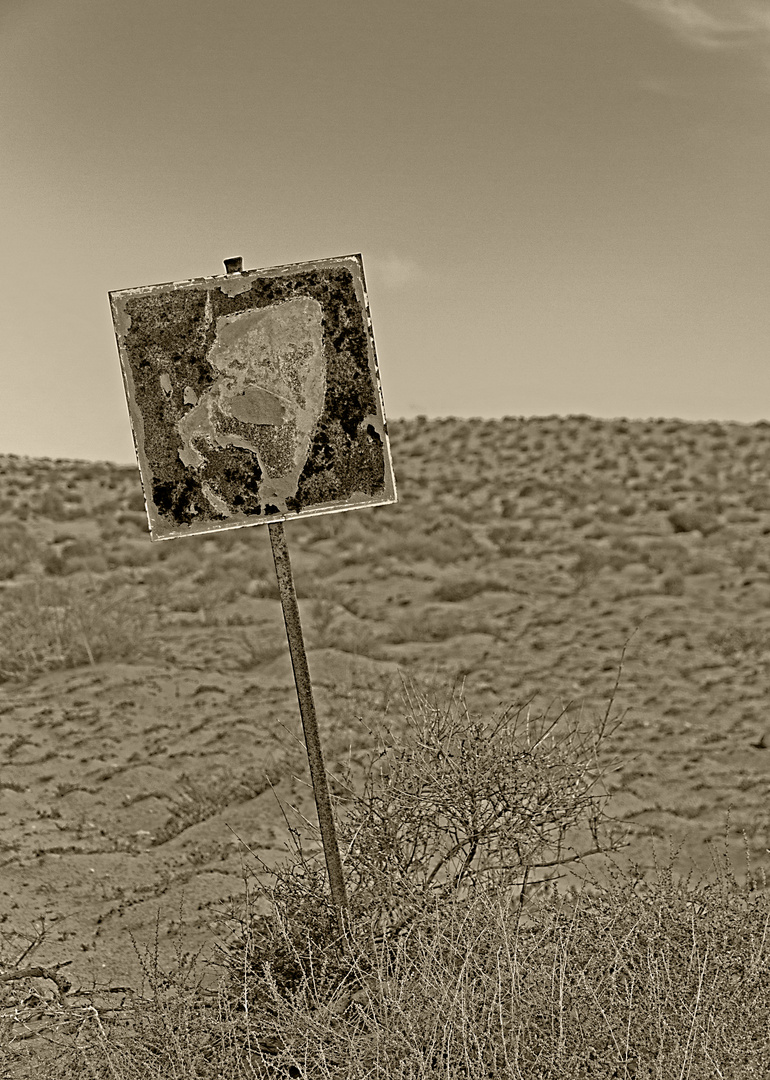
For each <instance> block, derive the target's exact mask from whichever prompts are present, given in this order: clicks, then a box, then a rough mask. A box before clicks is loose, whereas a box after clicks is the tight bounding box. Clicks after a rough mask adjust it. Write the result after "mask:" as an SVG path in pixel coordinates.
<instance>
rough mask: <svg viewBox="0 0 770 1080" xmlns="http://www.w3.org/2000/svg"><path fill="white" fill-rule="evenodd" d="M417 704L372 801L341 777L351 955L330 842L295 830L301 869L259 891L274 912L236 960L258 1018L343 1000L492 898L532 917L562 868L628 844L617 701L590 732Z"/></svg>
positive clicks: (393, 736)
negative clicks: (615, 783) (342, 931)
mask: <svg viewBox="0 0 770 1080" xmlns="http://www.w3.org/2000/svg"><path fill="white" fill-rule="evenodd" d="M405 693H406V699H407V703H408V706H409V709H408V715H407V716H406V717H405V726H404V730H402V731H400V732H398V733H394V732H393V731H392V730H390V729H384V730H381V731H379V732H378V733H372V734H373V735H374V734H376V738H377V740H378V752H377V753H376V754H375V755H373V760H372V761H371V762H370V764H369V766H368V769H367V771H366V775H365V778H364V782H363V785H362V790H360V792H357V791H356V790H355V787H354V785H353V781H352V778H351V776H350V774H349V773H348V775H347V776H344V777H341V778H339V777H338V778H335V779H336V788H337V790H338V791H341V792H343V794H342V795H338V796H337V800H336V801H337V810H338V818H339V822H338V830H339V838H340V844H341V848H342V851H343V864H344V872H345V879H346V887H347V891H348V904H349V915H348V941H347V944H346V946H345V947H339V946H341V943H340V941H339V939H338V929H337V926H338V924H337V919H336V911H335V909H334V908H333V906H332V904H331V901H330V899H329V898H328V894H327V893H326V891H325V886H324V878H325V871H324V869H323V866H322V864H321V863H320V860H319V858H318V855H319V850H318V844H317V843H315V844H314V850H313V852H309V851H308V850H307V848H306V846H305V845H303V841H302V838H301V836H300V833H299V831H298V830H297V829H295V828H293V827H291V826H290V829H291V835H292V837H293V843H294V852H293V857H292V858H291V859H290V860H289V861H288V862H286V863H284V864H283V865H281V866H279V867H278V868H277V869H270V870H268V868H267V867H264V866H263V867H262V871H263V872H264V871H267V880H268V883H267V884H264V883H260V884H258V885H257V890H256V891H257V894H258V895H260V896H261V898H262V900H263V901H265V902H266V903H265V907H266V909H267V913H266V914H253V913H252V914H249V915H247V917H246V918H245V919H241V920H236V922H235V924H234V925H235V930H234V936H233V939H232V940H231V942H230V944H229V946H228V947H226V948H224V949H223V952H224V953H225V957H226V959H225V966H226V967H227V968H228V969H229V972H230V976H231V979H232V984H233V986H234V987H237V993H238V995H239V996H240V997H241V998H243V995H244V987H243V984H244V974H245V980H246V990H245V993H246V997H247V999H249V1000H250V1002H251V1005H252V1006H254V1007H257V1008H259V1007H260V1004H261V1005H263V1006H267V1004H268V1002H270V1001H272V1000H273V999H274V996H275V992H276V990H278V991H279V992H280V993H283V994H287V995H291V993H293V992H295V991H296V990H297V989H298V988H299V987H301V986H307V985H308V980H310V981H311V982H312V984H313V986H314V987H315V992H317V993H321V994H322V995H323V994H332V995H333V994H334V993H336V992H337V990H338V987H339V985H340V984H341V983H344V982H346V981H349V979H350V977H351V965H350V956H351V954H355V955H356V957H357V963H356V965H354V966H355V967H357V968H358V975H360V970H361V964H362V962H363V960H362V958H363V957H365V956H366V955H367V953H368V952H371V950H372V949H373V950H374V952H371V955H372V957H374V956H375V954H377V955H379V954H378V953H377V949H378V947H379V946H384V947H385V948H386V950H390V951H391V952H393V951H394V950H395V949H397V948H398V947H399V946H398V943H399V942H403V941H406V940H408V939H409V933H410V931H411V930H412V929H413V928H414V927H415V926H416V925H419V924H420V923H421V920H423V919H424V918H425V917H426V914H428V913H431V912H433V913H434V914H435V912H436V911H439V912H440V911H444V910H445V911H447V912H449V911H451V910H456V908H457V905H458V904H460V905H462V904H463V903H466V902H469V901H471V900H472V898H473V897H474V896H475V895H476V894H478V893H485V894H494V895H510V894H515V895H516V897H517V904H518V906H519V908H521V907H522V906H523V904H524V901H525V898H526V896H527V894H528V891H532V890H536V889H537V887H538V886H539V885H541V884H542V883H543V882H547V881H550V880H553V878H554V877H555V876H556V875H558V873H559V868H560V867H564V866H565V865H567V864H568V863H576V862H579V861H580V860H581V859H583V858H586V857H588V856H590V855H592V854H597V853H599V852H604V853H610V852H613V851H616V850H618V848H619V847H621V846H622V845H623V844H624V839H625V832H624V830H623V829H622V827H619V826H618V825H617V823H615V822H614V821H613V820H612V819H611V818H609V817H608V816H607V815H606V813H605V809H604V806H605V801H606V800H605V797H604V796H603V795H602V793H601V791H600V790H599V785H600V782H601V778H602V776H603V774H604V773H605V772H606V770H607V768H608V767H609V765H608V764H607V763H603V762H602V761H601V760H600V749H601V747H602V743H603V742H604V741H605V739H606V738H607V736H608V735H609V734H610V708H611V704H612V701H611V702H610V705H609V706H608V708H607V712H606V714H605V716H604V718H603V720H602V721H601V723H600V724H599V725H598V727H596V728H595V729H593V730H592V731H589V732H583V731H581V730H580V729H579V727H578V726H577V725H576V724H575V723H574V721H573V720H572V719H571V717H570V715H569V711H568V709H565V710H562V712H560V713H559V715H557V716H556V717H554V718H549V717H548V713H547V711H546V713H545V714H541V715H533V712H532V709H531V703H530V704H529V705H520V706H517V707H516V708H510V709H505V710H503V711H502V712H501V713H500V714H499V715H498V716H497V717H495V718H493V719H492V720H491V721H484V720H482V719H479V718H476V717H473V716H471V715H470V714H469V712H468V709H467V706H466V703H465V699H464V696H463V694H462V692H460V693H455V692H453V693H452V695H451V696H450V699H449V701H448V702H447V703H445V704H443V705H439V704H437V703H435V702H433V701H431V700H430V699H429V697H428V696H426V695H425V694H423V693H420V692H418V691H416V690H415V689H414V688H413V687H412V688H406V690H405ZM287 824H288V822H287ZM307 824H308V825H309V824H310V823H307ZM311 828H312V826H311ZM258 861H259V860H258ZM372 962H373V963H375V961H374V959H373V961H372ZM364 966H366V965H365V964H364ZM356 977H357V976H356ZM322 986H323V987H324V989H323V990H322V989H321V987H322Z"/></svg>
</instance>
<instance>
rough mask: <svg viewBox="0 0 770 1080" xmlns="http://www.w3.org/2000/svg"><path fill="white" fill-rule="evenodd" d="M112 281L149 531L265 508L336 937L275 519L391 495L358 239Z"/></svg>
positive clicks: (313, 741) (249, 517)
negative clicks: (150, 278) (345, 251)
mask: <svg viewBox="0 0 770 1080" xmlns="http://www.w3.org/2000/svg"><path fill="white" fill-rule="evenodd" d="M242 267H243V261H242V259H240V258H236V259H226V260H225V270H226V274H225V275H224V276H219V277H214V278H195V279H192V280H189V281H182V282H171V283H167V284H164V285H155V286H148V287H143V288H138V289H127V290H123V291H120V292H112V293H110V303H111V306H112V314H113V322H114V325H115V335H116V338H117V344H118V352H119V354H120V361H121V367H122V371H123V380H124V385H125V389H126V397H127V401H128V408H129V414H130V416H131V423H132V429H133V435H134V444H135V447H136V454H137V459H138V462H139V470H140V474H141V478H142V486H143V490H144V497H145V503H146V507H147V515H148V519H149V524H150V533H151V537H152V539H153V540H166V539H172V538H175V537H179V536H189V535H196V534H200V533H212V532H218V531H222V530H224V529H233V528H240V527H243V526H248V525H257V524H267V525H268V531H269V534H270V543H271V546H272V551H273V559H274V562H275V570H276V576H277V579H278V587H279V591H280V597H281V606H282V609H283V618H284V623H285V626H286V635H287V638H288V643H289V651H290V654H291V661H292V667H293V670H294V681H295V685H296V689H297V699H298V702H299V710H300V716H301V719H302V725H303V730H304V734H305V745H306V749H307V756H308V764H309V766H310V776H311V780H312V784H313V794H314V797H315V803H316V810H317V813H318V823H319V828H320V831H321V838H322V841H323V848H324V855H325V859H326V867H327V872H328V875H329V886H330V890H331V896H332V901H333V903H334V905H335V908H336V912H337V919H338V925H339V929H340V935H341V939H342V940H343V941H344V936H345V928H346V924H347V910H348V905H347V897H346V892H345V881H344V877H343V873H342V862H341V859H340V853H339V845H338V842H337V834H336V829H335V826H334V818H333V814H332V808H331V799H330V796H329V788H328V783H327V778H326V769H325V765H324V759H323V751H322V747H321V741H320V736H319V733H318V723H317V718H316V712H315V705H314V702H313V693H312V685H311V681H310V672H309V668H308V662H307V655H306V652H305V645H304V640H303V636H302V626H301V623H300V616H299V606H298V603H297V594H296V590H295V587H294V579H293V575H292V569H291V562H290V558H289V551H288V547H287V544H286V536H285V532H284V526H283V523H284V521H286V520H288V519H290V518H292V517H309V516H314V515H318V514H328V513H336V512H339V511H343V510H351V509H355V508H357V507H364V506H378V505H383V504H386V503H393V502H395V501H396V489H395V479H394V476H393V467H392V462H391V457H390V447H389V443H388V436H387V428H386V423H385V415H384V409H383V403H382V392H381V389H380V381H379V371H378V368H377V357H376V352H375V348H374V335H373V333H372V326H371V318H370V316H369V306H368V298H367V294H366V285H365V281H364V273H363V261H362V259H361V256H360V255H349V256H343V257H341V258H335V259H326V260H321V261H317V262H312V263H298V264H293V265H289V266H279V267H271V268H269V269H266V270H249V271H244V270H243V268H242Z"/></svg>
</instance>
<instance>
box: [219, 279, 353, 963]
mask: <svg viewBox="0 0 770 1080" xmlns="http://www.w3.org/2000/svg"><path fill="white" fill-rule="evenodd" d="M224 263H225V271H226V273H228V274H238V273H240V272H241V271H242V269H243V259H241V258H234V259H225V261H224ZM267 528H268V532H269V533H270V544H271V546H272V549H273V562H274V563H275V574H276V577H277V579H278V591H279V593H280V596H281V608H282V609H283V621H284V624H285V626H286V637H287V638H288V641H289V653H290V655H291V665H292V668H293V669H294V684H295V686H296V688H297V701H298V702H299V713H300V716H301V718H302V727H303V730H304V733H305V749H306V751H307V760H308V764H309V766H310V779H311V782H312V784H313V796H314V797H315V805H316V812H317V814H318V826H319V828H320V830H321V841H322V843H323V849H324V856H325V858H326V870H327V873H328V875H329V888H330V890H331V894H332V901H333V903H334V906H335V908H336V911H337V925H338V927H339V930H340V938H341V941H342V942H343V944H344V941H345V932H346V929H347V923H348V900H347V893H346V891H345V879H344V877H343V874H342V859H341V858H340V849H339V844H338V842H337V830H336V828H335V825H334V815H333V814H332V804H331V798H330V797H329V784H328V782H327V779H326V766H325V764H324V757H323V750H322V748H321V738H320V735H319V733H318V720H317V717H316V711H315V703H314V701H313V686H312V683H311V681H310V669H309V668H308V663H307V654H306V652H305V641H304V638H303V636H302V624H301V622H300V618H299V604H298V603H297V590H296V589H295V587H294V575H293V574H292V570H291V560H290V558H289V548H288V545H287V543H286V533H285V531H284V527H283V522H282V521H276V522H270V523H269V524H268V526H267Z"/></svg>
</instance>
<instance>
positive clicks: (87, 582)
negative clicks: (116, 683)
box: [0, 576, 152, 680]
mask: <svg viewBox="0 0 770 1080" xmlns="http://www.w3.org/2000/svg"><path fill="white" fill-rule="evenodd" d="M151 620H152V614H151V612H150V611H149V609H147V607H146V605H144V604H142V603H141V601H139V600H138V599H137V598H136V596H135V595H133V594H132V592H131V590H130V589H129V588H128V587H125V586H120V585H118V584H116V583H115V582H113V581H111V580H110V579H109V578H101V579H96V578H93V577H90V576H89V577H87V578H85V579H80V578H78V579H73V580H67V581H51V580H50V579H48V578H45V577H39V578H36V579H35V580H33V581H31V582H24V583H22V584H19V585H14V586H12V587H6V588H4V589H3V590H2V592H0V680H7V679H26V678H30V677H32V676H34V675H38V674H40V673H41V672H44V671H50V670H54V669H57V668H71V667H77V666H78V665H81V664H96V663H98V662H99V661H100V660H117V661H121V662H128V661H130V660H134V659H136V658H138V657H139V656H141V655H143V654H144V652H145V651H146V650H147V647H148V646H147V642H148V628H149V627H150V623H151Z"/></svg>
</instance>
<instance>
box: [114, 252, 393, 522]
mask: <svg viewBox="0 0 770 1080" xmlns="http://www.w3.org/2000/svg"><path fill="white" fill-rule="evenodd" d="M110 302H111V305H112V318H113V322H114V324H115V336H116V338H117V342H118V351H119V353H120V362H121V366H122V369H123V380H124V383H125V387H126V397H127V398H128V409H129V413H130V415H131V424H132V427H133V432H134V443H135V446H136V454H137V458H138V460H139V471H140V473H141V476H142V486H143V488H144V497H145V502H146V504H147V515H148V517H149V520H150V533H151V535H152V538H153V540H165V539H168V538H170V537H175V536H188V535H191V534H194V533H208V532H217V531H219V530H221V529H234V528H238V527H240V526H243V525H257V524H260V523H262V522H269V521H283V520H286V519H288V518H292V517H308V516H310V515H315V514H327V513H333V512H335V511H339V510H351V509H353V508H354V507H359V506H379V505H382V504H384V503H392V502H395V501H396V490H395V481H394V477H393V467H392V463H391V458H390V446H389V443H388V434H387V428H386V426H385V417H384V412H383V406H382V393H381V390H380V380H379V372H378V369H377V356H376V353H375V349H374V336H373V334H372V325H371V319H370V316H369V306H368V301H367V296H366V285H365V282H364V268H363V262H362V259H361V256H360V255H347V256H343V257H342V258H336V259H324V260H322V261H320V262H310V263H297V264H295V265H292V266H276V267H272V268H270V269H268V270H246V271H240V272H238V273H235V274H230V275H222V276H219V277H211V278H195V279H194V280H192V281H175V282H172V283H170V284H166V285H150V286H147V287H145V288H138V289H124V290H122V291H120V292H112V293H110Z"/></svg>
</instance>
